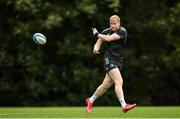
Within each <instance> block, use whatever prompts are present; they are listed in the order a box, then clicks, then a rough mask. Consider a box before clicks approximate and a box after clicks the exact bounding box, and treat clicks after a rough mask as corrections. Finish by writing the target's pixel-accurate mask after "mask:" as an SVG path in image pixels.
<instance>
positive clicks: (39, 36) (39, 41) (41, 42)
mask: <svg viewBox="0 0 180 119" xmlns="http://www.w3.org/2000/svg"><path fill="white" fill-rule="evenodd" d="M33 40H34V42H35V43H37V44H38V45H44V44H46V37H45V36H44V35H43V34H42V33H35V34H33Z"/></svg>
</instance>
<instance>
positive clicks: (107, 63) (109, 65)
mask: <svg viewBox="0 0 180 119" xmlns="http://www.w3.org/2000/svg"><path fill="white" fill-rule="evenodd" d="M103 62H104V69H105V71H106V72H107V73H108V72H109V71H110V70H111V69H114V68H119V70H122V66H123V62H120V61H117V60H115V59H113V58H108V57H104V59H103Z"/></svg>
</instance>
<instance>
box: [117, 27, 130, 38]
mask: <svg viewBox="0 0 180 119" xmlns="http://www.w3.org/2000/svg"><path fill="white" fill-rule="evenodd" d="M115 33H116V34H117V35H119V36H120V37H121V38H125V37H126V36H127V31H126V29H125V28H124V27H121V28H120V29H119V30H118V31H116V32H115Z"/></svg>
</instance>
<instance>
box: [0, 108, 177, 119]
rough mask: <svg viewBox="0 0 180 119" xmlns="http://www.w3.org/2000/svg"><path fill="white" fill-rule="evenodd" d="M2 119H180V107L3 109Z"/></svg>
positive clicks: (0, 115)
mask: <svg viewBox="0 0 180 119" xmlns="http://www.w3.org/2000/svg"><path fill="white" fill-rule="evenodd" d="M0 118H180V107H136V108H135V109H133V110H131V111H129V112H128V113H122V111H121V108H120V107H93V112H92V113H91V114H87V113H86V112H85V107H1V108H0Z"/></svg>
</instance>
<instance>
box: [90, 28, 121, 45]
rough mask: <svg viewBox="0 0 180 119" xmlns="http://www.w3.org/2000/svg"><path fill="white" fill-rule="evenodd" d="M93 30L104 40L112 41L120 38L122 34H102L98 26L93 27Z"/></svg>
mask: <svg viewBox="0 0 180 119" xmlns="http://www.w3.org/2000/svg"><path fill="white" fill-rule="evenodd" d="M92 30H93V34H94V35H95V36H97V37H98V38H101V40H102V41H104V42H110V41H114V40H119V39H120V35H118V34H117V33H113V34H111V35H104V34H100V33H99V32H98V31H97V29H96V28H92Z"/></svg>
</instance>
